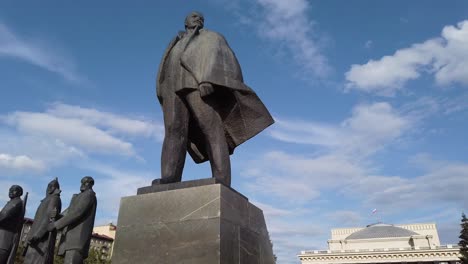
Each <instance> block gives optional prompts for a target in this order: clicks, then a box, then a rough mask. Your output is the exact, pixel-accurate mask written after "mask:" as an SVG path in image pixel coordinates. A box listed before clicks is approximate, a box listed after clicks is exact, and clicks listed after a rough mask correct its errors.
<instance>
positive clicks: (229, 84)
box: [156, 29, 274, 163]
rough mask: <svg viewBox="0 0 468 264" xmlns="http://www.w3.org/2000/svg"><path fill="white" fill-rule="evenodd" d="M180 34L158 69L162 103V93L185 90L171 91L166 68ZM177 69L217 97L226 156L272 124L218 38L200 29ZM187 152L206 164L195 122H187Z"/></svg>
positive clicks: (157, 84) (234, 58)
mask: <svg viewBox="0 0 468 264" xmlns="http://www.w3.org/2000/svg"><path fill="white" fill-rule="evenodd" d="M182 34H183V33H179V35H178V36H176V37H175V38H174V39H173V40H172V41H171V43H170V44H169V46H168V47H167V49H166V51H165V53H164V56H163V58H162V61H161V65H160V67H159V73H158V77H157V82H156V93H157V96H158V99H159V102H160V103H161V104H163V102H164V94H165V92H164V91H167V90H173V91H174V92H176V93H183V92H184V89H185V88H186V87H170V85H171V82H170V80H167V79H168V78H166V77H167V76H166V73H165V69H166V67H165V64H166V60H167V59H168V56H169V54H170V52H171V50H172V48H173V47H174V46H175V45H176V44H177V42H178V41H179V40H181V38H182ZM180 65H181V67H183V68H184V69H185V70H187V71H188V72H189V73H190V75H191V78H193V79H194V80H195V82H196V83H197V84H201V83H210V84H212V85H213V87H214V89H215V92H214V94H213V96H215V97H217V98H216V99H215V100H213V101H215V102H217V103H218V104H217V105H215V106H214V108H215V110H216V111H217V112H218V113H219V115H220V116H221V119H222V121H223V128H224V131H225V135H226V142H227V143H228V146H229V152H230V154H232V153H233V152H234V149H235V148H236V147H237V146H239V145H240V144H242V143H243V142H245V141H247V140H248V139H250V138H251V137H253V136H255V135H256V134H258V133H259V132H261V131H262V130H264V129H265V128H266V127H268V126H270V125H271V124H273V123H274V121H273V118H272V117H271V115H270V113H269V112H268V110H267V109H266V107H265V106H264V105H263V103H262V102H261V101H260V99H259V98H258V96H257V95H256V93H255V92H254V91H253V90H252V89H251V88H250V87H248V86H247V85H246V84H244V79H243V76H242V71H241V68H240V66H239V62H238V61H237V59H236V56H235V54H234V52H233V51H232V50H231V48H230V47H229V45H228V44H227V42H226V40H225V39H224V37H223V36H221V35H220V34H218V33H216V32H213V31H209V30H205V29H201V30H199V31H198V32H196V33H195V34H193V35H192V36H190V40H189V41H188V43H187V44H186V46H185V48H184V52H183V54H182V56H181V58H180ZM189 122H190V124H189V132H188V141H189V143H188V152H189V153H190V155H191V156H192V159H193V160H194V161H195V162H196V163H201V162H205V161H207V160H208V155H207V153H206V150H205V147H204V146H205V143H204V142H203V136H202V133H201V131H200V129H199V128H198V127H197V124H196V122H194V121H193V120H191V121H189Z"/></svg>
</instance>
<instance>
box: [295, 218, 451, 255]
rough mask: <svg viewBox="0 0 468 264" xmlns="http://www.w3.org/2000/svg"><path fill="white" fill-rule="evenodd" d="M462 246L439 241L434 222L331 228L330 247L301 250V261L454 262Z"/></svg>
mask: <svg viewBox="0 0 468 264" xmlns="http://www.w3.org/2000/svg"><path fill="white" fill-rule="evenodd" d="M458 257H459V247H458V246H454V245H440V241H439V235H438V233H437V227H436V224H435V223H422V224H408V225H390V224H383V223H377V224H372V225H368V226H367V227H364V228H337V229H332V230H331V239H330V240H328V250H310V251H302V252H301V254H300V255H299V259H300V260H301V263H302V264H327V263H353V264H358V263H436V264H455V263H457V262H460V260H459V258H458Z"/></svg>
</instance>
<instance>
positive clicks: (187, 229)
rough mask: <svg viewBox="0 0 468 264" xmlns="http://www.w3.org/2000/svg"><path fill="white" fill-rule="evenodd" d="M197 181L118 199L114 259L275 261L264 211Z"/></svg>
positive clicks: (118, 262) (119, 262) (198, 263)
mask: <svg viewBox="0 0 468 264" xmlns="http://www.w3.org/2000/svg"><path fill="white" fill-rule="evenodd" d="M200 181H201V182H198V183H194V182H192V183H190V184H188V185H187V184H186V185H183V187H182V188H177V186H172V187H171V188H172V189H170V190H160V189H159V190H153V191H155V192H147V193H145V194H140V195H136V196H130V197H124V198H122V200H121V204H120V211H119V218H118V225H117V234H116V240H115V245H114V253H113V257H112V263H113V264H123V263H162V264H164V263H167V264H175V263H177V264H184V263H190V264H211V263H213V264H234V263H235V264H273V263H274V259H273V252H272V247H271V243H270V240H269V236H268V231H267V228H266V224H265V219H264V217H263V212H262V211H261V210H260V209H259V208H257V207H255V206H254V205H252V204H251V203H250V202H249V201H248V199H247V198H245V197H244V196H243V195H241V194H239V193H238V192H236V191H235V190H233V189H231V188H228V187H226V186H224V185H222V184H219V183H215V182H212V181H203V180H200ZM175 184H176V185H177V183H175ZM179 187H180V186H179ZM146 190H149V189H146ZM139 193H141V192H140V191H139Z"/></svg>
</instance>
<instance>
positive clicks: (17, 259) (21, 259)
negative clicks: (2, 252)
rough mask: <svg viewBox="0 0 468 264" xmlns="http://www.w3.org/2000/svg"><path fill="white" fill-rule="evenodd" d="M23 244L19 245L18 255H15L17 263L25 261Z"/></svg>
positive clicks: (20, 263)
mask: <svg viewBox="0 0 468 264" xmlns="http://www.w3.org/2000/svg"><path fill="white" fill-rule="evenodd" d="M23 250H24V248H23V246H21V245H20V246H18V250H17V251H16V255H15V264H22V263H23V261H24V260H23V259H24V258H23Z"/></svg>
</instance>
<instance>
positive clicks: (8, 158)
mask: <svg viewBox="0 0 468 264" xmlns="http://www.w3.org/2000/svg"><path fill="white" fill-rule="evenodd" d="M45 167H46V166H45V164H44V163H43V162H42V161H40V160H33V159H31V158H30V157H28V156H25V155H21V156H12V155H9V154H6V153H0V169H7V170H13V171H35V172H41V171H43V170H44V169H45Z"/></svg>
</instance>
